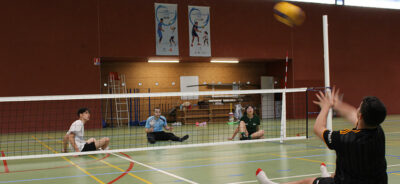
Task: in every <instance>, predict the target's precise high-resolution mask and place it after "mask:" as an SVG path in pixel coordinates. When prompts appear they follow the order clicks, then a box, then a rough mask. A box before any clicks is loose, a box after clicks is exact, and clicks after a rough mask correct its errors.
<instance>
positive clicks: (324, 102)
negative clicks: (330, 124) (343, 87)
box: [313, 91, 332, 109]
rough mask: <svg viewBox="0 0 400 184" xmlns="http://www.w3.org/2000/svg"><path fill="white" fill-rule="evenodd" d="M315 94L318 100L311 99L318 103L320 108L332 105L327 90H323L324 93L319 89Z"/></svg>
mask: <svg viewBox="0 0 400 184" xmlns="http://www.w3.org/2000/svg"><path fill="white" fill-rule="evenodd" d="M315 96H317V98H318V101H313V102H314V103H315V104H317V105H319V107H321V109H324V108H328V109H329V108H330V107H331V106H332V99H331V97H330V95H329V94H328V93H327V92H325V94H324V93H322V91H320V92H319V93H317V94H316V95H315Z"/></svg>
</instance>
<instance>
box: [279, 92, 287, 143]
mask: <svg viewBox="0 0 400 184" xmlns="http://www.w3.org/2000/svg"><path fill="white" fill-rule="evenodd" d="M284 139H286V89H285V90H284V91H283V92H282V115H281V140H280V142H281V143H283V140H284Z"/></svg>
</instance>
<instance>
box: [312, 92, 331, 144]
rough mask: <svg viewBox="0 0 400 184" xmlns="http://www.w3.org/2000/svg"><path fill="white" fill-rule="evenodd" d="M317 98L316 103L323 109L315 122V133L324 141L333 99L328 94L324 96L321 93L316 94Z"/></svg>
mask: <svg viewBox="0 0 400 184" xmlns="http://www.w3.org/2000/svg"><path fill="white" fill-rule="evenodd" d="M316 96H317V98H318V101H314V103H315V104H317V105H319V106H320V107H321V111H320V112H319V115H318V117H317V119H316V120H315V124H314V133H315V135H316V136H318V137H319V138H320V139H322V140H323V139H324V138H323V134H324V131H325V129H326V121H327V116H328V112H329V109H330V108H331V99H330V98H329V96H328V94H327V93H325V94H324V93H322V92H321V91H320V92H319V93H318V94H316Z"/></svg>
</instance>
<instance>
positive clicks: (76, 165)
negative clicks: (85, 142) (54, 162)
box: [32, 135, 105, 184]
mask: <svg viewBox="0 0 400 184" xmlns="http://www.w3.org/2000/svg"><path fill="white" fill-rule="evenodd" d="M32 138H34V139H35V140H36V141H37V142H39V143H40V144H41V145H43V146H44V147H46V148H47V149H49V150H50V151H52V152H53V153H58V152H57V151H56V150H54V149H53V148H51V147H49V146H48V145H47V144H45V143H43V142H42V141H40V140H39V139H37V138H36V137H35V136H33V135H32ZM61 158H63V159H64V160H65V161H67V162H68V163H70V164H72V165H73V166H75V167H76V168H78V169H79V170H81V171H82V172H83V173H85V174H87V175H88V176H90V177H91V178H93V179H94V180H95V181H97V182H98V183H101V184H105V183H104V182H102V181H101V180H100V179H98V178H97V177H96V176H93V175H92V174H91V173H89V172H88V171H86V170H85V169H83V168H82V167H80V166H79V165H78V164H75V163H74V162H73V161H71V160H70V159H68V158H67V157H64V156H62V157H61Z"/></svg>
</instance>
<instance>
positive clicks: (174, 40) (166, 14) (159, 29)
mask: <svg viewBox="0 0 400 184" xmlns="http://www.w3.org/2000/svg"><path fill="white" fill-rule="evenodd" d="M154 8H155V19H156V55H179V47H178V11H177V5H176V4H161V3H154Z"/></svg>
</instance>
